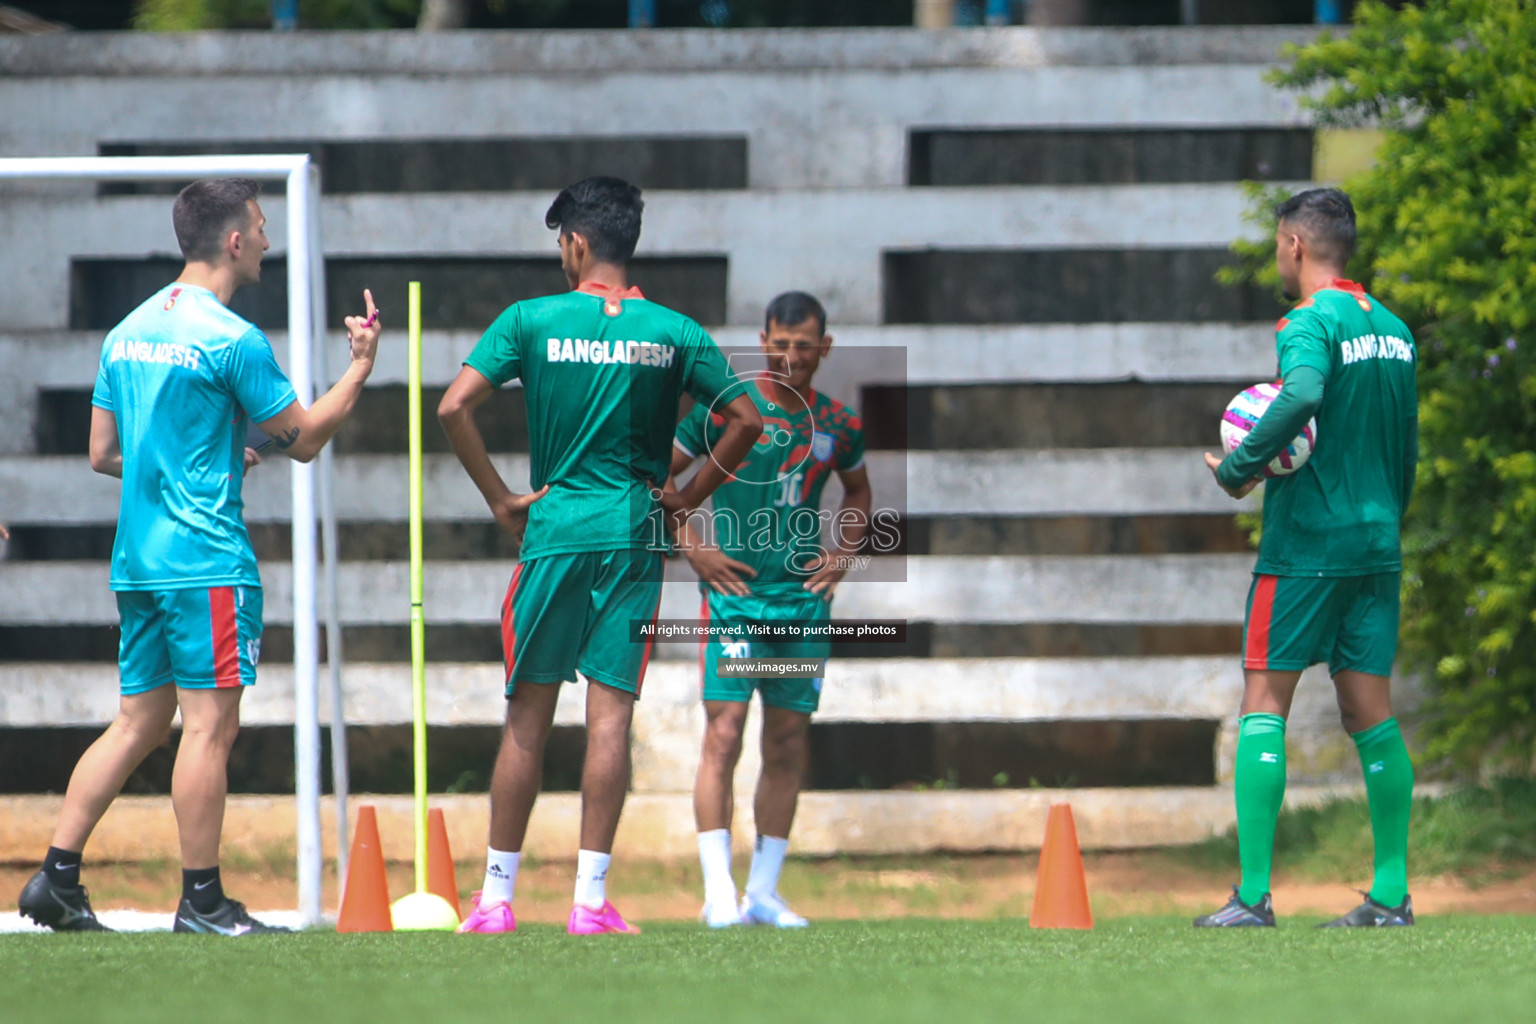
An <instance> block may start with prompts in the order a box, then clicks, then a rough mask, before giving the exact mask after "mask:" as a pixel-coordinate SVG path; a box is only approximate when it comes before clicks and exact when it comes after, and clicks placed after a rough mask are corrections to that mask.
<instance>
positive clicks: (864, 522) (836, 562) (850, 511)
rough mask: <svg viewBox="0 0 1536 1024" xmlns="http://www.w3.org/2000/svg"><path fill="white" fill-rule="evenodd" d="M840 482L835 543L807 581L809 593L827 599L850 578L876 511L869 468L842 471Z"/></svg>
mask: <svg viewBox="0 0 1536 1024" xmlns="http://www.w3.org/2000/svg"><path fill="white" fill-rule="evenodd" d="M837 479H838V480H839V481H841V482H842V485H843V500H842V503H841V504H839V505H838V507H837V515H836V516H834V517H833V518H832V539H833V544H832V545H831V546H830V547H828V548H827V552H826V557H825V559H824V561H823V563H822V567H821V568H820V569H819V570H817V572H816V573H815V575H813V576H812V577H811V578H810V579H808V580H806V581H805V589H806V590H809V591H810V592H811V593H813V594H825V595H826V596H828V597H830V596H832V593H833V592H834V591H836V590H837V585H838V584H839V583H841V582H842V581H843V577H844V576H846V575H848V568H849V566H850V565H851V564H852V556H853V553H854V552H856V551H858V550H859V545H860V544H861V543H862V542H863V540H864V535H865V534H866V533H868V532H869V521H870V514H871V512H872V511H873V509H874V491H873V490H872V489H871V488H870V486H869V467H867V466H859V467H858V468H857V469H850V470H839V471H838V474H837Z"/></svg>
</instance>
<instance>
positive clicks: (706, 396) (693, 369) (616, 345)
mask: <svg viewBox="0 0 1536 1024" xmlns="http://www.w3.org/2000/svg"><path fill="white" fill-rule="evenodd" d="M464 365H465V366H468V367H470V368H471V369H473V370H476V371H477V372H479V373H480V374H481V375H482V376H484V377H485V379H486V380H488V381H490V382H491V384H492V385H494V386H496V387H501V386H502V385H503V384H505V383H507V382H508V381H510V380H514V379H517V380H521V381H522V382H523V390H524V392H525V395H526V398H527V405H528V447H529V459H530V462H531V466H530V473H529V476H530V478H531V481H530V482H531V483H532V485H533V489H534V490H538V489H539V488H540V487H543V486H544V485H545V484H548V485H549V493H548V494H546V495H545V496H544V497H543V498H541V499H539V500H538V501H536V502H534V504H533V505H532V506H531V507H530V508H529V509H528V530H527V532H526V533H525V534H524V535H523V546H522V552H521V557H522V558H524V559H530V558H537V557H539V556H541V555H554V554H561V553H565V552H572V551H611V550H622V549H627V548H647V547H657V548H658V549H664V548H665V546H666V533H665V531H664V530H663V529H662V526H661V516H660V508H661V506H660V504H659V503H658V502H656V501H654V500H653V499H652V498H651V496H650V486H651V484H652V483H654V485H655V486H657V487H660V486H661V485H662V484H663V483H665V482H666V479H667V470H668V468H669V466H670V463H671V454H672V444H671V441H672V432H673V428H674V426H675V424H676V423H677V406H678V400H679V398H681V396H682V393H683V392H684V391H686V392H688V393H689V394H691V395H692V396H693V397H694V398H695V399H697V400H698V401H700V402H702V403H704V404H705V405H709V404H710V403H712V402H714V401H715V399H717V398H719V397H720V396H721V395H722V394H724V393H725V392H726V391H728V390H730V389H731V388H732V387H733V386H735V385H736V384H737V381H736V377H735V375H734V374H733V373H732V372H731V370H730V367H729V366H727V365H726V362H725V357H724V356H723V355H722V354H721V353H720V349H719V348H718V347H717V346H716V345H715V343H714V341H712V340H711V339H710V337H709V335H708V334H706V333H705V332H704V329H703V328H702V327H700V326H699V325H698V324H696V323H694V322H693V321H692V320H690V319H688V318H687V317H685V316H683V315H682V314H681V313H676V312H673V311H672V310H670V309H667V308H666V307H665V306H658V305H657V304H656V303H654V302H650V301H648V300H647V299H646V298H645V297H644V296H643V295H641V294H640V290H639V289H638V288H630V289H628V290H627V291H623V292H620V291H616V290H614V289H610V288H606V287H603V286H601V285H595V284H591V283H588V284H583V285H582V286H581V287H580V288H578V289H577V290H576V291H574V292H567V293H565V294H563V295H551V296H548V297H546V298H542V299H530V300H528V301H526V302H518V303H514V304H513V305H511V306H509V307H507V309H506V311H505V312H504V313H502V314H501V316H499V317H497V318H496V321H495V322H494V323H493V324H491V326H490V327H489V328H488V329H487V330H486V332H485V334H484V336H482V337H481V339H480V341H479V343H478V344H477V345H476V346H475V350H474V351H473V352H471V353H470V355H469V358H468V359H466V360H464Z"/></svg>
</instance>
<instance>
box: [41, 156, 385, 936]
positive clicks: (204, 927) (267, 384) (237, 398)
mask: <svg viewBox="0 0 1536 1024" xmlns="http://www.w3.org/2000/svg"><path fill="white" fill-rule="evenodd" d="M257 190H258V186H257V184H256V183H255V182H254V181H248V180H246V179H243V178H216V179H209V180H206V181H199V182H194V183H193V184H191V185H188V186H187V187H186V188H185V189H183V190H182V191H181V193H180V194H179V195H178V196H177V197H176V203H175V206H174V207H173V209H172V214H171V216H172V221H173V223H174V225H175V228H176V241H177V243H178V244H179V245H180V246H181V251H182V255H184V256H185V257H186V261H187V262H186V266H185V268H184V269H183V270H182V272H181V276H180V277H178V278H177V279H176V281H175V282H174V283H172V284H170V285H167V286H166V287H165V288H163V289H162V290H161V291H159V292H157V293H156V294H155V295H153V296H152V297H151V298H150V299H149V300H148V301H146V302H145V303H144V304H143V305H141V306H139V308H137V309H135V310H134V311H133V312H132V313H130V314H128V317H127V318H126V319H124V320H123V322H122V323H120V324H118V325H117V326H116V327H114V328H113V329H112V331H111V333H109V334H108V335H107V338H106V341H105V343H104V344H103V345H102V350H101V365H100V370H99V371H98V373H97V376H96V388H95V391H94V393H93V394H92V396H91V404H92V405H93V406H94V408H93V409H92V412H91V437H90V453H91V468H92V469H94V470H95V471H96V472H98V473H104V474H106V475H108V476H115V477H120V478H121V479H122V481H123V489H122V503H121V507H120V510H119V512H118V520H117V538H116V540H115V541H114V542H113V545H112V576H111V586H112V589H113V591H115V592H116V595H117V608H118V614H119V617H120V618H121V621H122V641H121V646H120V649H119V654H118V667H119V676H120V680H121V690H122V699H121V705H120V709H119V711H118V714H117V718H116V719H115V720H114V721H113V722H112V724H111V725H110V726H108V728H107V730H106V732H104V733H103V734H102V735H101V738H100V739H98V740H97V741H96V742H95V743H93V744H92V745H91V747H90V749H88V750H87V751H86V752H85V753H84V754H83V755H82V756H81V758H80V762H79V763H78V764H77V765H76V766H75V771H74V774H73V775H72V776H71V777H70V780H69V789H68V791H67V792H66V793H65V796H64V807H63V810H62V811H61V812H60V813H59V822H58V826H57V828H56V829H55V831H54V834H53V845H52V846H51V847H50V848H49V850H48V856H47V859H46V860H45V861H44V863H43V867H42V869H41V870H40V871H38V873H37V874H36V875H34V876H33V877H32V879H31V880H30V881H29V882H27V885H26V888H24V889H23V890H22V892H21V898H20V900H19V901H18V902H19V905H20V908H21V912H22V913H23V914H25V915H26V916H27V917H30V918H31V919H32V920H34V921H36V922H37V923H38V924H41V925H46V926H47V927H50V928H52V929H54V930H55V931H105V930H106V929H105V928H104V926H103V925H102V924H101V923H100V922H99V921H97V920H96V915H95V914H94V913H92V911H91V905H90V901H89V899H88V898H87V896H86V892H85V887H84V886H82V885H81V884H80V859H81V851H82V850H83V849H84V848H85V843H86V840H87V839H89V838H90V835H91V831H92V830H93V829H94V828H95V827H96V823H97V822H98V821H99V820H101V816H102V815H103V814H104V813H106V810H107V807H108V806H109V805H110V804H111V803H112V800H113V799H114V798H115V797H116V796H117V794H118V791H119V790H121V789H122V786H123V783H124V782H125V781H127V779H128V776H129V775H130V774H131V773H132V772H133V770H134V769H135V768H137V767H138V765H139V763H140V762H141V761H143V759H144V757H145V755H147V754H148V753H149V752H150V751H151V750H152V749H154V748H155V747H156V746H158V745H160V744H161V743H162V742H164V740H165V739H166V737H167V736H168V734H169V732H170V728H171V721H172V719H173V718H174V717H175V715H176V711H177V708H180V709H181V729H182V732H181V744H180V746H179V747H178V749H177V752H176V766H175V769H174V772H173V774H172V777H171V802H172V805H173V806H174V807H175V810H176V826H177V830H178V832H179V834H180V838H181V863H182V899H181V903H180V905H179V906H178V907H177V910H176V923H175V930H176V931H178V932H203V933H211V934H220V935H244V934H249V933H255V932H262V931H280V930H282V929H275V928H271V927H269V926H267V925H264V924H262V923H261V922H259V921H256V920H253V919H252V918H251V916H250V915H249V914H248V913H246V910H245V907H244V906H243V905H242V904H240V903H238V902H236V901H234V900H231V899H229V898H228V897H226V896H225V895H224V889H223V886H222V884H221V883H220V880H219V834H220V831H221V830H222V828H223V824H224V797H225V792H226V788H227V785H226V775H225V765H226V762H227V761H228V758H229V750H230V747H231V746H232V745H233V743H234V740H235V734H236V733H237V732H238V731H239V726H240V695H241V693H242V692H243V690H244V688H245V687H247V686H249V685H251V684H252V683H254V682H255V681H256V661H257V659H258V657H259V655H260V651H261V577H260V576H259V575H258V574H257V572H256V556H255V553H254V552H253V551H252V549H251V540H250V536H249V535H248V534H247V533H246V529H245V522H244V519H243V516H242V509H243V507H244V503H243V501H242V500H241V484H242V479H243V477H244V475H245V472H246V471H247V470H248V469H250V467H251V466H252V465H255V464H256V463H257V462H259V461H260V459H259V457H258V456H257V455H256V453H255V452H254V451H252V450H251V449H248V448H246V447H245V436H246V425H247V423H248V422H254V423H255V424H256V425H257V426H258V427H259V428H260V429H261V430H262V431H264V432H265V433H266V434H267V436H269V437H270V438H272V441H273V443H274V444H275V445H276V447H277V448H278V450H280V451H284V452H286V453H287V454H288V455H289V456H290V457H291V458H295V459H298V460H300V461H301V462H308V461H309V460H310V459H312V458H314V457H315V455H316V454H318V453H319V451H320V449H321V448H322V447H324V446H325V443H326V442H327V441H329V440H330V439H331V435H333V434H334V433H335V432H336V429H337V428H338V427H339V426H340V425H341V423H342V421H343V420H344V419H346V417H347V415H348V413H350V412H351V411H352V408H353V406H354V405H356V404H357V399H358V396H359V395H360V394H361V393H362V389H363V383H364V382H365V381H366V380H367V379H368V374H369V373H370V372H372V370H373V359H374V353H375V352H376V351H377V349H378V340H379V331H380V326H379V323H378V317H377V311H376V310H375V309H374V305H373V296H372V295H370V294H369V293H368V292H366V291H365V292H364V293H363V297H364V301H365V302H366V305H367V313H368V316H367V319H366V320H365V319H364V318H363V317H348V318H347V319H346V326H347V335H348V338H349V344H350V347H351V354H352V363H351V365H350V366H349V367H348V368H347V372H346V373H345V374H343V375H342V378H341V380H340V381H338V382H337V384H336V386H335V387H333V388H332V389H331V390H330V391H329V392H327V393H326V394H325V395H324V396H322V397H321V398H319V399H318V400H316V402H315V403H314V405H313V406H312V407H311V408H309V409H305V408H304V407H303V406H302V405H300V404H299V402H298V400H297V397H296V396H295V394H294V390H293V387H292V385H290V384H289V383H288V378H287V377H285V376H284V375H283V371H282V370H281V369H279V368H278V365H277V360H276V358H274V356H273V354H272V346H271V344H270V343H269V342H268V341H267V338H266V336H265V335H263V334H262V333H261V331H259V330H257V329H256V328H255V327H254V326H252V325H251V324H250V323H248V322H246V321H245V320H243V319H241V318H240V317H238V316H236V315H235V314H234V313H232V312H230V310H229V307H228V303H229V300H230V298H231V296H233V295H234V293H235V290H236V289H237V288H239V287H240V286H242V285H247V284H255V283H256V282H257V281H259V280H260V279H261V259H262V254H263V253H265V252H266V250H267V246H268V243H267V236H266V231H265V225H266V218H265V217H263V216H262V213H261V207H260V206H259V205H258V204H257V202H256V195H257Z"/></svg>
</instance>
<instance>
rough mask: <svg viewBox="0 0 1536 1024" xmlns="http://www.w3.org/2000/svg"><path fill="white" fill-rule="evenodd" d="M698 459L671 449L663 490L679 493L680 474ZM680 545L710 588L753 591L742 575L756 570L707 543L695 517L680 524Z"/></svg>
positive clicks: (740, 593) (741, 593)
mask: <svg viewBox="0 0 1536 1024" xmlns="http://www.w3.org/2000/svg"><path fill="white" fill-rule="evenodd" d="M695 461H697V459H696V458H695V457H694V456H692V455H689V454H688V453H687V452H685V451H683V450H682V449H680V448H673V449H672V466H671V475H669V476H668V477H667V486H666V487H665V488H664V489H663V491H664V493H665V492H669V491H670V492H676V490H677V476H678V474H679V473H682V472H684V471H686V470H687V469H688V467H689V466H691V465H693V463H694V462H695ZM677 546H678V548H679V550H681V551H682V553H683V556H684V557H685V558H687V559H688V564H689V565H691V566H693V571H694V572H696V573H698V575H699V579H701V580H703V581H704V582H705V583H708V584H709V586H710V589H712V590H714V591H715V592H716V593H717V594H735V595H737V596H740V597H745V596H747V595H748V594H751V593H752V588H751V587H749V586H748V585H747V582H746V580H744V579H742V578H741V574H742V573H746V574H747V575H748V576H756V575H757V570H756V569H754V568H752V567H751V566H750V565H747V564H746V563H745V562H738V561H737V560H736V559H734V558H732V557H730V556H729V555H727V554H725V552H723V551H721V550H720V549H719V548H718V547H716V546H714V545H713V544H706V543H704V539H703V538H702V537H700V536H699V535H698V532H697V531H696V530H694V528H693V517H692V516H687V517H685V518H684V519H683V520H682V521H681V525H679V526H678V528H677Z"/></svg>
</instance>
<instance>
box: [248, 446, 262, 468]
mask: <svg viewBox="0 0 1536 1024" xmlns="http://www.w3.org/2000/svg"><path fill="white" fill-rule="evenodd" d="M259 465H261V454H260V453H259V452H257V451H256V449H255V448H247V449H246V450H245V472H246V473H249V472H250V471H251V467H252V466H259Z"/></svg>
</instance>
